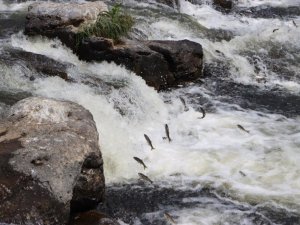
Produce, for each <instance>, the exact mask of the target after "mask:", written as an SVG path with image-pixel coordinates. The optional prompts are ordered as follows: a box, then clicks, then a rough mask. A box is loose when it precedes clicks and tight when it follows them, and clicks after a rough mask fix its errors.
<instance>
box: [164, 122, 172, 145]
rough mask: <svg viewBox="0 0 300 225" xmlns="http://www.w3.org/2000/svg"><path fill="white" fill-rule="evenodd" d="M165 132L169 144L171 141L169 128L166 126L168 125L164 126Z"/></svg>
mask: <svg viewBox="0 0 300 225" xmlns="http://www.w3.org/2000/svg"><path fill="white" fill-rule="evenodd" d="M165 131H166V136H167V138H168V140H169V142H171V141H172V139H171V138H170V131H169V126H168V124H165Z"/></svg>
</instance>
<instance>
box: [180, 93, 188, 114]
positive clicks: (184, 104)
mask: <svg viewBox="0 0 300 225" xmlns="http://www.w3.org/2000/svg"><path fill="white" fill-rule="evenodd" d="M179 99H180V101H181V102H182V104H183V107H184V111H185V112H186V111H189V108H188V107H187V106H186V102H185V100H184V98H183V97H179Z"/></svg>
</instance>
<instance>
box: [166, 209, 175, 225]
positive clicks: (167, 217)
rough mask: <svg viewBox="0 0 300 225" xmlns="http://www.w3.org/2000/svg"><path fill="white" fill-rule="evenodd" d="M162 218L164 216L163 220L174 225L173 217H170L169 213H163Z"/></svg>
mask: <svg viewBox="0 0 300 225" xmlns="http://www.w3.org/2000/svg"><path fill="white" fill-rule="evenodd" d="M164 216H165V218H166V219H167V220H168V221H169V222H170V223H172V224H176V222H175V220H174V219H173V217H172V216H171V215H170V214H169V213H167V212H165V213H164Z"/></svg>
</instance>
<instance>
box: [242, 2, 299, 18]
mask: <svg viewBox="0 0 300 225" xmlns="http://www.w3.org/2000/svg"><path fill="white" fill-rule="evenodd" d="M236 12H237V13H239V14H240V15H244V16H247V17H254V18H281V17H285V18H286V19H287V18H295V17H297V16H300V7H297V6H287V7H274V6H270V5H260V6H255V7H250V8H238V9H237V10H236Z"/></svg>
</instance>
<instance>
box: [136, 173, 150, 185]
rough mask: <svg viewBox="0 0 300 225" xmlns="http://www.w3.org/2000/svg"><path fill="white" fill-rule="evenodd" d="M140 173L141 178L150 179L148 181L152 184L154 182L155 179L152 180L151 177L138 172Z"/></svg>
mask: <svg viewBox="0 0 300 225" xmlns="http://www.w3.org/2000/svg"><path fill="white" fill-rule="evenodd" d="M138 175H139V176H140V178H141V179H142V180H144V181H148V182H150V183H151V184H153V181H152V180H150V178H149V177H147V176H146V175H144V174H142V173H138Z"/></svg>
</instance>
